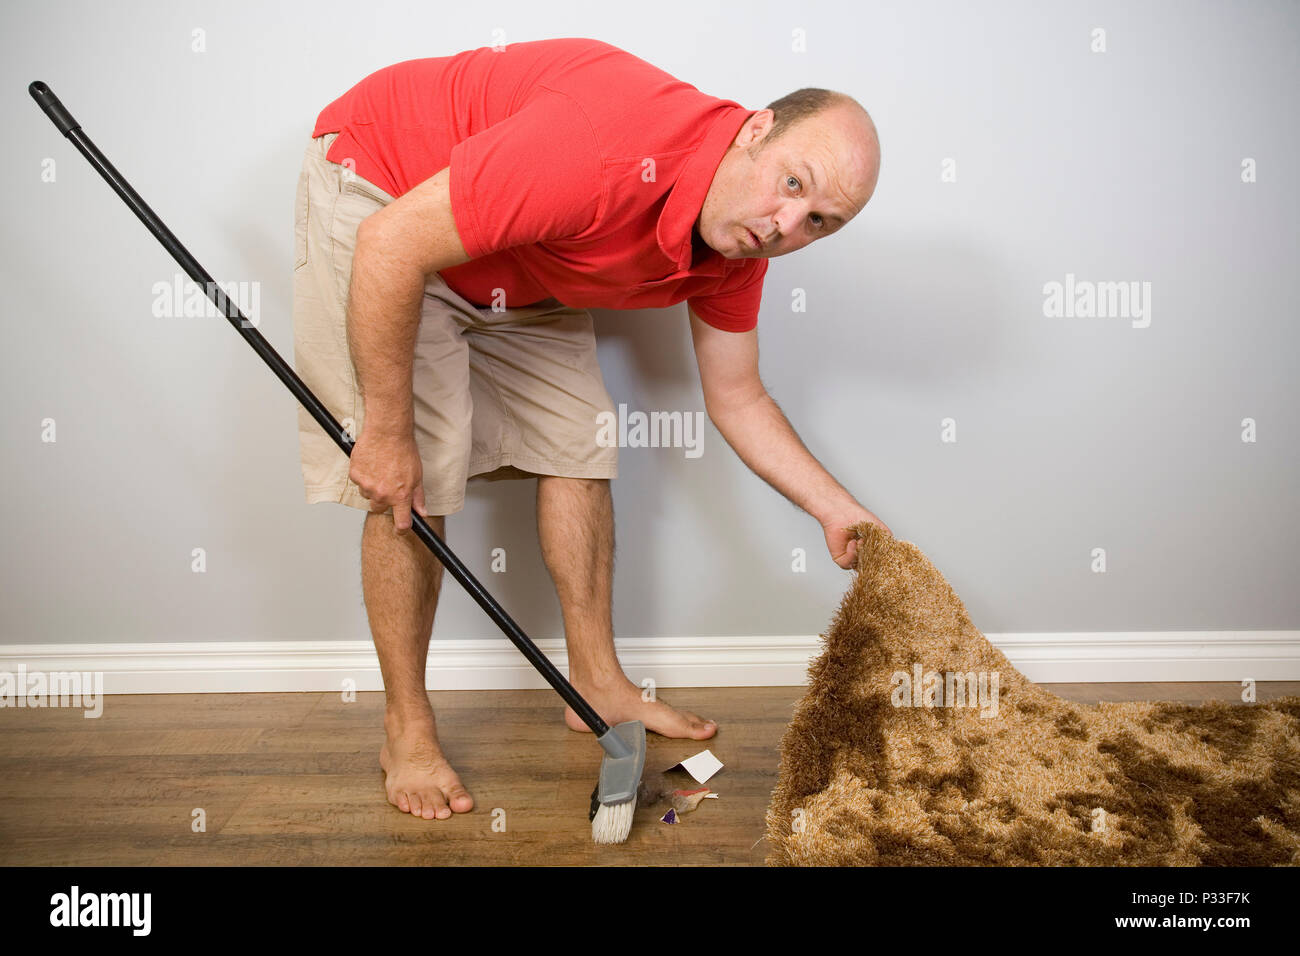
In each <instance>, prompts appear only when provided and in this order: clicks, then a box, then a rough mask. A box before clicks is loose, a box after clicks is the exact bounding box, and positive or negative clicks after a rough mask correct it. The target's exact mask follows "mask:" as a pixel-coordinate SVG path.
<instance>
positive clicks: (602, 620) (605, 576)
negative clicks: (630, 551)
mask: <svg viewBox="0 0 1300 956" xmlns="http://www.w3.org/2000/svg"><path fill="white" fill-rule="evenodd" d="M537 536H538V540H539V541H540V543H541V547H542V558H543V559H544V560H545V561H546V567H547V569H548V570H549V571H550V572H551V580H552V581H554V582H555V592H556V594H557V595H558V596H559V599H560V608H561V610H562V611H563V614H564V639H565V643H566V645H567V646H568V651H569V680H570V682H571V683H572V684H573V686H574V687H576V688H577V690H578V693H580V694H582V696H583V697H584V698H586V700H587V702H588V703H590V704H591V706H592V707H594V708H595V710H596V712H597V713H598V714H600V716H601V717H602V718H604V720H605V721H606V723H609V724H611V725H612V724H616V723H620V722H622V721H624V720H640V721H642V722H644V723H645V725H646V728H647V729H649V730H653V731H655V732H656V733H659V734H662V735H664V736H665V737H691V738H694V739H696V740H704V739H706V738H708V737H712V736H713V735H714V734H715V733H717V729H718V728H717V724H715V723H714V722H713V721H711V720H710V721H706V720H704V719H703V718H701V717H699V716H698V715H696V714H693V713H691V712H690V711H686V710H678V709H676V708H674V707H670V706H668V704H666V703H665V702H664V701H662V700H651V701H646V700H643V699H642V692H641V688H640V687H638V686H636V685H635V684H633V683H632V682H631V681H630V680H628V679H627V677H626V676H624V674H623V669H622V667H621V666H620V665H619V663H618V656H617V655H616V654H615V653H614V623H613V612H612V604H613V597H614V502H613V498H612V496H611V495H610V490H609V479H608V478H557V477H554V476H552V475H539V476H538V477H537ZM564 721H565V723H566V724H568V726H569V727H570V728H571V729H573V730H588V729H589V728H588V727H587V725H586V724H584V723H583V722H582V720H581V719H580V718H579V717H578V715H577V714H575V713H574V712H573V710H572V708H569V707H566V708H565V709H564Z"/></svg>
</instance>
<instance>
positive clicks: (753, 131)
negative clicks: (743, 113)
mask: <svg viewBox="0 0 1300 956" xmlns="http://www.w3.org/2000/svg"><path fill="white" fill-rule="evenodd" d="M774 119H776V114H775V113H773V112H772V111H771V110H767V109H763V110H759V111H758V112H756V113H754V115H752V116H751V117H750V118H749V119H747V120H745V125H744V126H742V127H741V128H740V132H739V133H737V134H736V145H737V146H746V147H748V146H753V145H754V144H755V143H757V142H758V141H759V140H761V139H762V138H763V137H764V136H766V135H767V131H768V130H769V129H771V128H772V121H773V120H774Z"/></svg>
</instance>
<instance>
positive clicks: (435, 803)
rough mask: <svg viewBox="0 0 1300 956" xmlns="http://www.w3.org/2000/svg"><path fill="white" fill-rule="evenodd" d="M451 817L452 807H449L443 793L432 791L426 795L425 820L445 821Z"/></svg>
mask: <svg viewBox="0 0 1300 956" xmlns="http://www.w3.org/2000/svg"><path fill="white" fill-rule="evenodd" d="M449 816H451V807H449V806H447V801H446V800H445V799H443V796H442V792H441V791H439V790H431V791H430V792H429V793H428V794H426V795H425V806H424V819H426V820H432V819H434V818H435V817H437V818H438V819H439V820H445V819H447V818H448V817H449Z"/></svg>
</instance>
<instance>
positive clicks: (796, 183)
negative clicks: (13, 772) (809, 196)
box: [785, 176, 799, 189]
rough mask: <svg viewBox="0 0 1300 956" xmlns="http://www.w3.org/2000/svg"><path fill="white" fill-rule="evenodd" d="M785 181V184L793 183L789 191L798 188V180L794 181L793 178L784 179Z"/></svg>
mask: <svg viewBox="0 0 1300 956" xmlns="http://www.w3.org/2000/svg"><path fill="white" fill-rule="evenodd" d="M785 181H786V182H787V183H794V185H793V186H791V187H790V188H791V189H797V188H798V186H799V180H797V179H795V178H794V177H793V176H787V177H785Z"/></svg>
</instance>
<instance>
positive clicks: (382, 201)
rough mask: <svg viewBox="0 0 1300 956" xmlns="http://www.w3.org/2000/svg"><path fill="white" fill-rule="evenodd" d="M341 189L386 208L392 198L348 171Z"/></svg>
mask: <svg viewBox="0 0 1300 956" xmlns="http://www.w3.org/2000/svg"><path fill="white" fill-rule="evenodd" d="M343 188H344V189H345V190H346V191H347V192H350V193H357V194H358V195H361V196H365V197H366V198H367V199H373V200H374V201H375V202H377V203H379V205H381V206H387V205H388V204H389V203H390V202H392V201H393V197H392V196H390V195H388V193H386V192H384V191H383V190H382V189H380V188H379V187H378V186H376V185H374V184H373V183H370V182H367V181H366V180H364V179H362V178H361V177H360V176H358V175H357V174H356V173H354V172H351V171H350V170H349V172H348V173H347V174H345V176H344V180H343Z"/></svg>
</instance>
